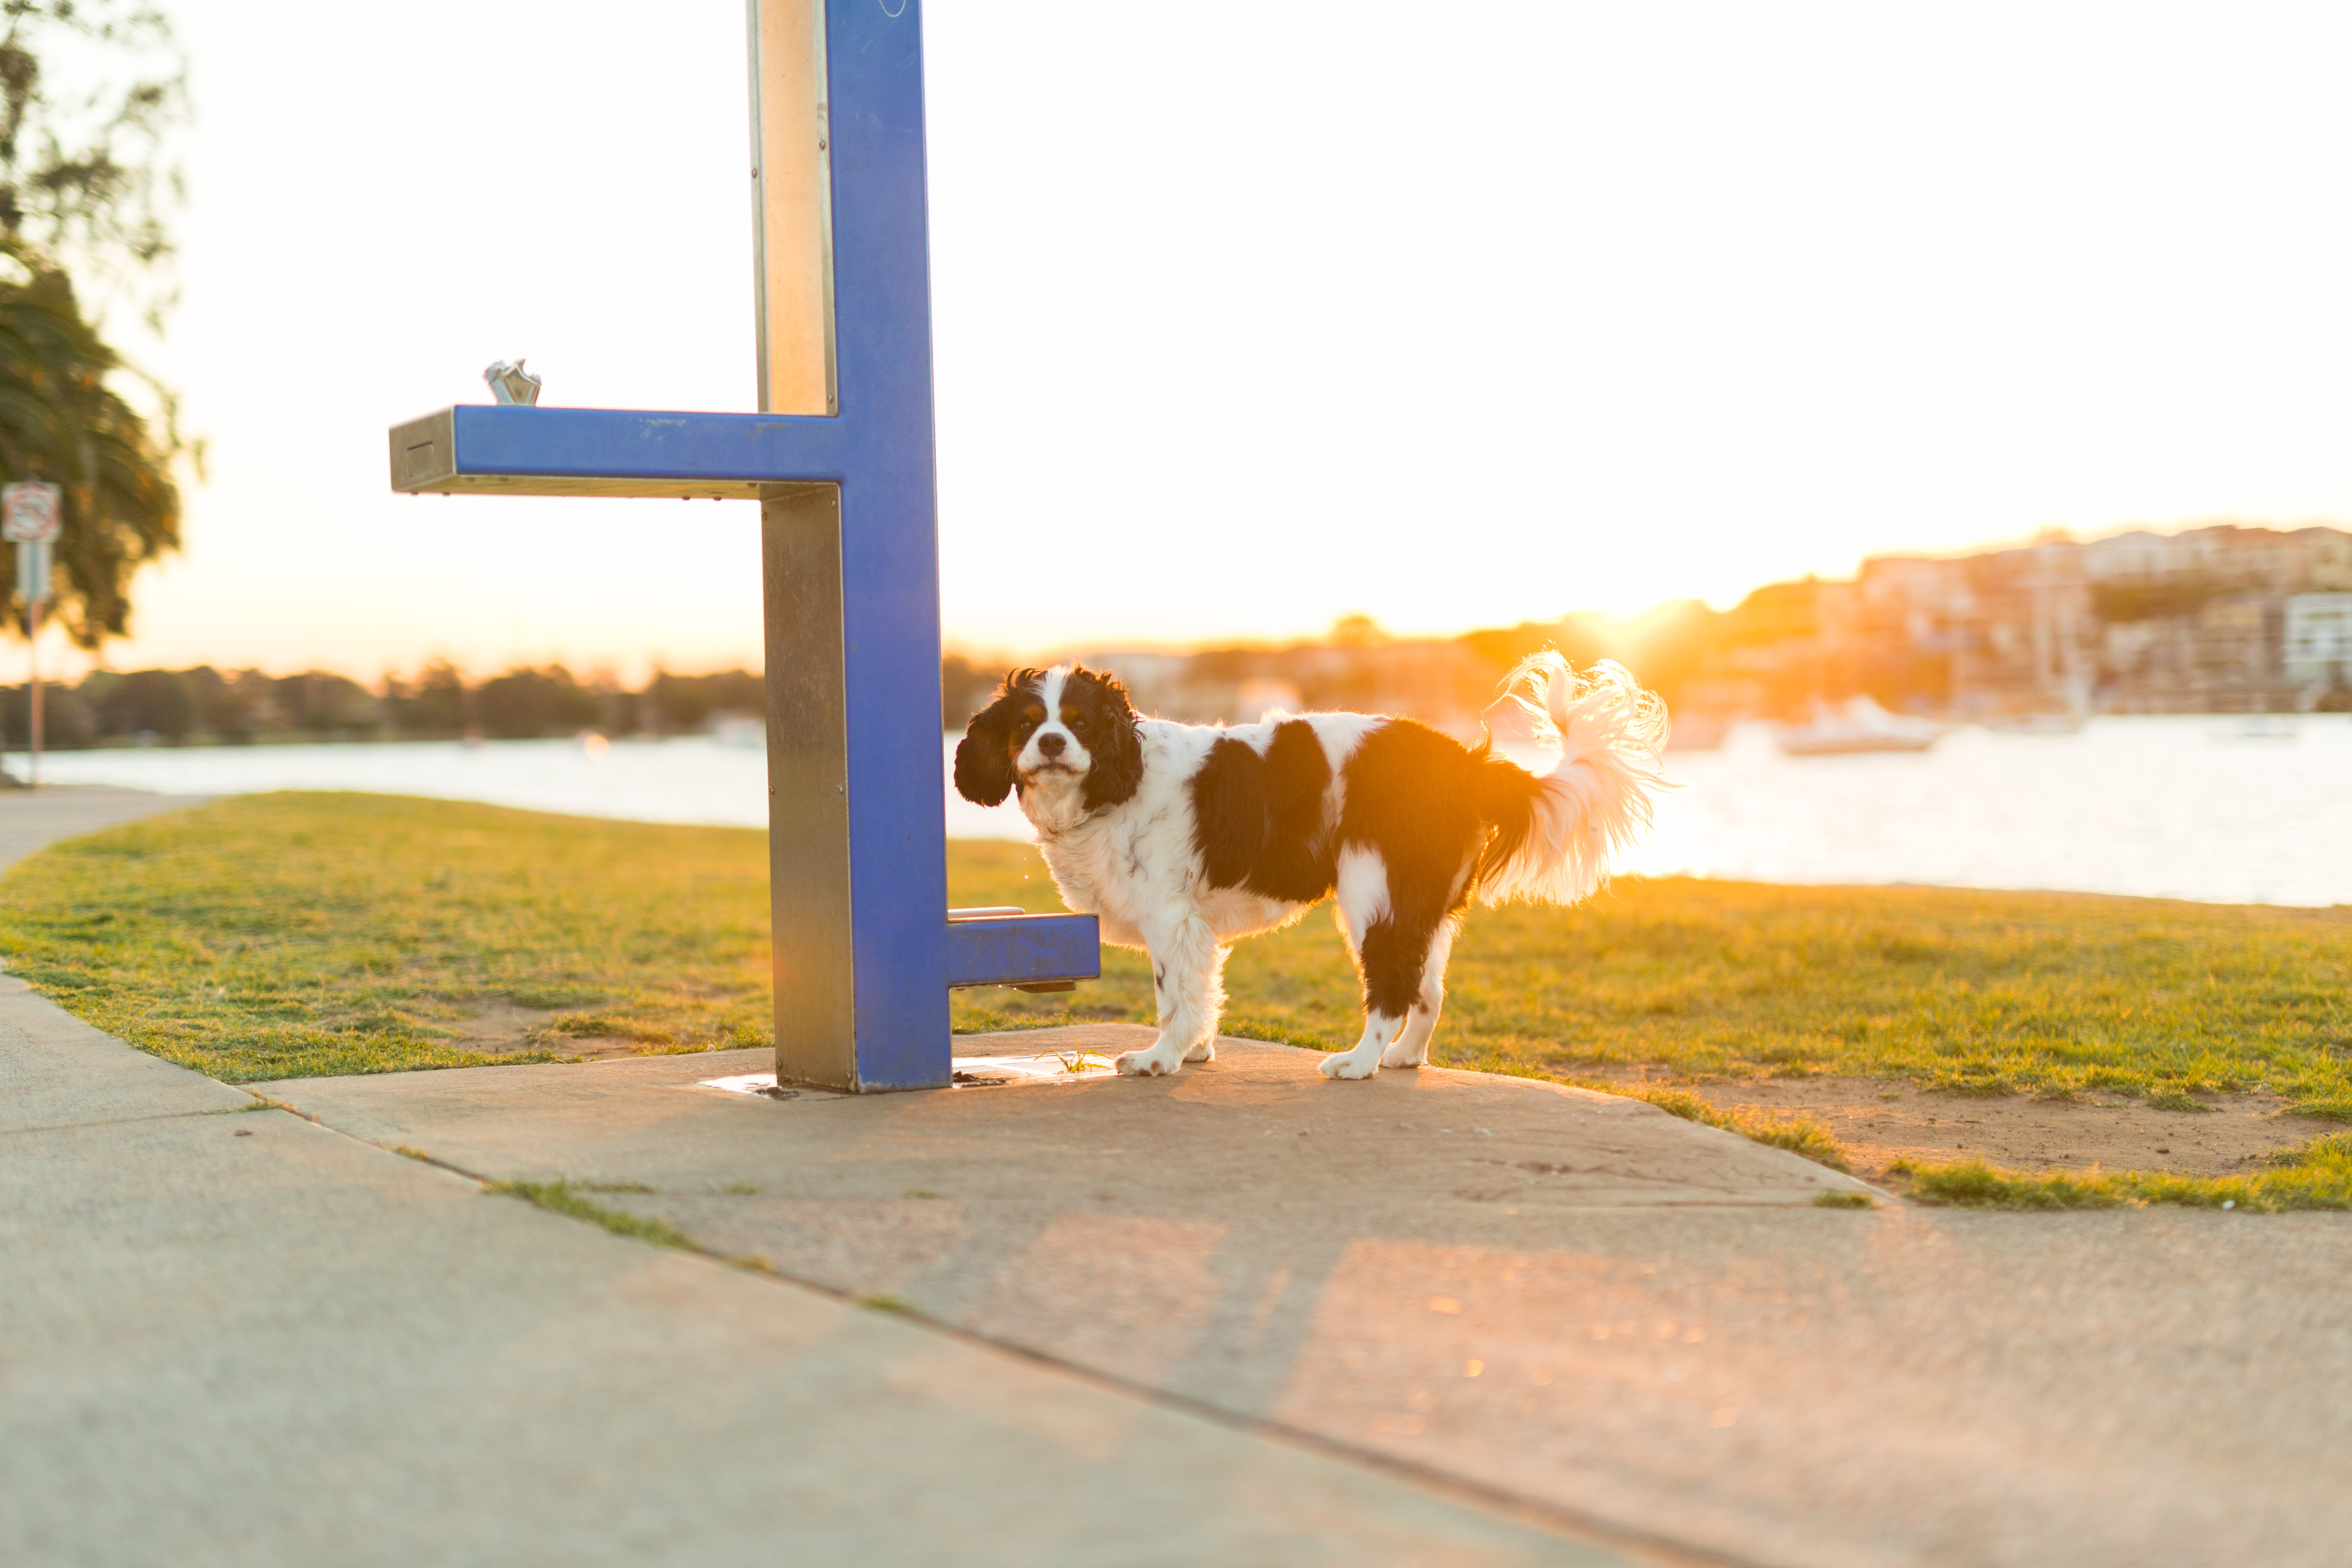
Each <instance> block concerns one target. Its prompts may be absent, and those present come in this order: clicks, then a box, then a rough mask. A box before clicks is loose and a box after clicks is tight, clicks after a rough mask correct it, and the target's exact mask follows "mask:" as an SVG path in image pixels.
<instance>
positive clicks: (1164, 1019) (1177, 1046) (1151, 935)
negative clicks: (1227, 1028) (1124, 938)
mask: <svg viewBox="0 0 2352 1568" xmlns="http://www.w3.org/2000/svg"><path fill="white" fill-rule="evenodd" d="M1143 935H1144V943H1145V945H1146V946H1147V947H1149V948H1150V952H1151V991H1152V997H1153V999H1154V1000H1155V1001H1156V1002H1157V1003H1158V1004H1159V1011H1160V1037H1159V1038H1158V1039H1157V1040H1154V1041H1153V1042H1152V1043H1151V1047H1150V1049H1149V1050H1141V1051H1129V1052H1128V1053H1127V1054H1126V1055H1124V1056H1122V1057H1120V1058H1118V1060H1117V1061H1116V1062H1114V1063H1113V1064H1112V1065H1113V1066H1114V1067H1116V1068H1118V1070H1119V1071H1121V1072H1123V1073H1126V1074H1128V1075H1129V1076H1130V1077H1135V1078H1158V1077H1159V1076H1160V1075H1161V1074H1162V1073H1171V1072H1174V1071H1175V1070H1176V1069H1177V1068H1181V1067H1182V1066H1183V1065H1184V1064H1185V1063H1186V1062H1188V1061H1207V1060H1209V1059H1210V1058H1213V1057H1214V1056H1215V1055H1216V1052H1217V1047H1216V1039H1217V1015H1218V1013H1219V1012H1220V1011H1221V1010H1222V1009H1223V1005H1224V1000H1225V998H1224V992H1223V984H1222V983H1221V976H1222V975H1223V972H1224V967H1225V954H1224V950H1223V948H1222V947H1220V946H1219V945H1218V944H1217V937H1216V933H1215V932H1214V931H1211V930H1210V929H1209V926H1208V922H1207V921H1203V920H1202V919H1200V918H1199V917H1198V916H1195V915H1186V916H1183V917H1181V919H1178V920H1176V921H1171V922H1170V923H1169V924H1168V925H1167V926H1166V927H1164V928H1161V929H1159V930H1152V931H1145V932H1144V933H1143Z"/></svg>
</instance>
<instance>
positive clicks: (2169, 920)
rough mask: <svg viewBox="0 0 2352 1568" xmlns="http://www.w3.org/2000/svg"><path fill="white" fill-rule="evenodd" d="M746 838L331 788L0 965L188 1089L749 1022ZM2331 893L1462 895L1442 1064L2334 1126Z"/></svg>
mask: <svg viewBox="0 0 2352 1568" xmlns="http://www.w3.org/2000/svg"><path fill="white" fill-rule="evenodd" d="M766 870H767V866H766V852H765V837H764V836H763V835H761V834H760V833H757V832H754V831H748V830H741V829H730V828H702V827H671V826H654V825H648V824H641V823H621V822H605V821H599V820H593V819H589V818H574V817H558V816H543V815H540V814H536V813H530V812H520V811H508V810H503V809H500V808H498V807H494V806H484V805H463V804H457V803H450V802H440V801H422V800H407V799H398V798H394V797H389V796H381V795H259V796H245V797H240V798H237V799H232V800H227V801H224V802H221V803H219V804H217V805H210V806H205V807H204V808H202V809H200V810H196V811H193V812H187V813H183V814H180V815H176V816H167V817H162V818H157V819H152V820H150V821H146V822H141V823H133V824H131V825H128V826H121V827H116V828H110V829H108V830H106V831H104V832H101V833H98V834H93V835H91V836H89V837H86V838H81V839H78V840H75V841H73V842H70V843H67V844H60V845H57V846H54V847H51V848H49V849H47V850H45V851H43V852H42V853H40V854H38V855H37V856H34V857H32V858H29V859H27V860H26V861H25V862H23V863H22V864H20V865H18V866H17V867H16V868H14V869H13V870H12V871H10V872H9V873H8V874H7V876H6V877H5V879H0V959H5V963H6V964H7V967H8V968H9V969H10V970H11V971H12V972H14V973H17V974H20V975H22V976H23V977H24V978H26V980H28V981H30V982H31V983H32V984H34V985H35V986H36V987H37V989H39V990H40V991H42V992H43V993H44V994H47V995H49V996H51V997H53V998H55V999H56V1000H58V1002H60V1003H61V1004H63V1005H66V1006H67V1007H68V1008H69V1009H70V1010H72V1011H73V1012H74V1013H76V1014H77V1015H79V1016H81V1017H83V1018H85V1019H87V1020H89V1022H90V1023H92V1024H95V1025H97V1026H99V1027H100V1028H103V1029H106V1030H108V1031H109V1032H110V1033H113V1034H116V1035H119V1036H121V1037H123V1038H125V1039H128V1040H130V1041H131V1042H132V1043H133V1044H136V1045H138V1046H141V1047H144V1048H146V1049H148V1050H152V1051H153V1052H155V1053H156V1054H158V1055H159V1056H163V1057H167V1058H171V1059H172V1060H174V1061H179V1062H184V1063H185V1064H187V1065H189V1066H191V1067H194V1068H200V1069H202V1070H204V1071H205V1072H208V1073H211V1074H213V1075H215V1077H219V1078H224V1079H236V1080H249V1079H272V1078H286V1077H300V1076H309V1075H316V1074H322V1073H348V1072H372V1071H392V1070H398V1069H404V1068H419V1067H457V1066H465V1065H468V1064H472V1063H476V1062H478V1061H481V1060H484V1059H486V1058H483V1057H482V1056H481V1055H480V1054H479V1053H478V1052H475V1051H471V1050H468V1049H467V1048H466V1046H465V1042H464V1040H462V1039H461V1038H460V1037H458V1036H457V1032H456V1031H455V1029H454V1028H453V1027H452V1026H453V1024H454V1023H455V1022H456V1021H457V1020H458V1019H459V1018H461V1017H463V1016H465V1015H466V1014H467V1011H468V1010H469V1008H471V1007H473V1006H476V1005H478V1004H480V1003H481V1002H482V1001H483V1000H484V999H487V998H493V997H496V998H508V999H511V1000H512V1001H514V1002H517V1003H520V1005H524V1006H528V1007H535V1008H544V1009H550V1010H552V1011H553V1012H554V1013H555V1015H556V1016H554V1017H553V1018H551V1020H549V1022H548V1023H547V1024H546V1025H544V1026H542V1027H541V1030H540V1032H539V1034H538V1035H537V1036H536V1037H534V1038H533V1039H532V1040H531V1042H530V1044H531V1045H532V1046H533V1047H535V1052H534V1053H533V1054H532V1055H530V1056H526V1057H523V1058H518V1057H516V1056H514V1055H512V1054H508V1055H505V1056H502V1057H500V1058H498V1059H500V1060H507V1061H512V1060H517V1059H556V1058H561V1057H562V1056H563V1055H565V1054H566V1050H565V1047H566V1042H567V1041H568V1040H569V1039H571V1038H573V1037H583V1036H599V1037H613V1036H620V1037H627V1038H631V1039H635V1040H637V1041H640V1042H643V1044H644V1046H645V1047H646V1048H647V1049H698V1048H707V1047H718V1046H733V1045H756V1044H763V1043H765V1042H766V1041H767V1039H768V1038H769V1032H768V1031H769V1027H770V1024H769V1006H770V1003H769V994H768V985H769V978H768V945H767V900H766V881H767V879H766ZM949 882H950V900H951V901H953V902H956V903H964V904H1018V905H1021V906H1023V907H1024V908H1027V909H1032V910H1052V909H1057V908H1059V901H1058V900H1057V899H1056V898H1055V893H1054V890H1053V884H1052V883H1051V882H1050V881H1049V880H1048V879H1046V876H1045V869H1044V867H1043V866H1042V864H1041V863H1040V862H1039V861H1038V859H1037V857H1036V854H1035V851H1034V850H1032V849H1030V848H1028V847H1025V846H1022V845H1014V844H1004V843H984V842H980V843H957V844H953V845H950V849H949ZM2347 979H2352V909H2347V908H2338V909H2335V910H2273V909H2242V908H2228V907H2220V906H2211V905H2202V904H2186V903H2164V902H2156V901H2152V900H2135V899H2107V898H2092V897H2082V896H2074V895H2063V894H2036V893H1980V892H1969V891H1960V890H1952V889H1917V888H1784V887H1769V886H1759V885H1755V884H1748V883H1739V882H1711V881H1698V880H1690V879H1656V880H1650V879H1634V878H1628V879H1621V880H1620V881H1618V882H1617V883H1615V884H1614V885H1613V886H1612V888H1611V889H1608V890H1607V891H1605V892H1604V893H1603V894H1602V895H1601V897H1600V898H1598V899H1596V900H1593V901H1591V903H1589V904H1587V905H1585V906H1584V907H1582V908H1580V909H1577V910H1538V909H1525V908H1512V909H1506V910H1475V911H1473V913H1472V915H1471V918H1470V922H1469V926H1468V929H1467V930H1466V931H1465V933H1464V935H1463V937H1462V940H1461V941H1460V942H1459V943H1458V944H1457V945H1456V946H1455V948H1454V964H1453V973H1452V976H1451V990H1452V995H1451V998H1450V999H1449V1001H1448V1003H1447V1005H1446V1015H1445V1021H1444V1025H1443V1026H1441V1027H1440V1029H1439V1031H1438V1036H1437V1052H1436V1056H1437V1059H1439V1060H1441V1061H1443V1062H1444V1063H1446V1064H1447V1065H1450V1066H1457V1067H1471V1068H1485V1069H1487V1070H1493V1071H1502V1072H1514V1073H1522V1074H1528V1075H1533V1076H1538V1077H1547V1078H1558V1079H1577V1078H1580V1077H1584V1076H1587V1075H1589V1074H1591V1072H1592V1071H1593V1070H1594V1069H1596V1068H1600V1067H1602V1066H1603V1065H1606V1064H1633V1063H1644V1064H1651V1065H1653V1066H1654V1067H1656V1068H1662V1069H1664V1072H1665V1073H1666V1074H1669V1075H1672V1076H1675V1077H1680V1078H1685V1079H1688V1078H1698V1077H1706V1076H1710V1075H1730V1076H1749V1075H1756V1074H1801V1073H1854V1074H1868V1075H1874V1076H1880V1077H1890V1078H1898V1079H1909V1080H1911V1081H1914V1082H1916V1083H1919V1084H1922V1085H1925V1086H1929V1087H1933V1088H1937V1089H1948V1090H1958V1091H1962V1092H1968V1093H1983V1094H2004V1093H2012V1092H2030V1093H2034V1094H2040V1095H2044V1096H2052V1097H2059V1098H2063V1097H2065V1096H2067V1095H2071V1094H2079V1093H2082V1092H2084V1091H2087V1090H2103V1091H2110V1092H2121V1093H2126V1094H2135V1095H2147V1096H2150V1097H2152V1098H2154V1099H2156V1100H2158V1103H2162V1102H2163V1101H2164V1100H2165V1099H2166V1097H2172V1096H2181V1095H2189V1096H2193V1095H2196V1094H2200V1093H2206V1092H2211V1091H2219V1090H2230V1089H2266V1090H2269V1091H2271V1092H2273V1093H2277V1094H2281V1095H2284V1096H2285V1097H2287V1099H2288V1100H2290V1101H2291V1102H2292V1103H2293V1104H2294V1107H2295V1108H2296V1109H2298V1110H2303V1111H2305V1112H2307V1113H2315V1114H2320V1115H2328V1116H2334V1117H2336V1118H2339V1119H2344V1120H2352V995H2348V994H2347ZM1226 984H1227V987H1228V990H1229V991H1230V993H1231V995H1232V1003H1231V1010H1230V1012H1229V1013H1228V1015H1227V1028H1228V1030H1229V1031H1230V1032H1233V1033H1236V1034H1244V1035H1253V1036H1256V1037H1263V1038H1272V1039H1281V1040H1289V1041H1293V1042H1296V1043H1298V1044H1304V1045H1317V1046H1324V1047H1337V1046H1342V1045H1346V1044H1350V1043H1352V1042H1353V1040H1354V1038H1355V1035H1356V1031H1357V1028H1358V1013H1357V994H1356V981H1355V975H1354V971H1353V969H1352V967H1351V966H1350V964H1349V961H1348V958H1347V953H1346V951H1345V949H1344V948H1343V946H1342V945H1341V943H1340V941H1339V935H1338V932H1337V931H1335V930H1334V929H1333V927H1332V924H1331V921H1330V918H1329V915H1328V911H1325V910H1317V911H1315V912H1313V913H1311V914H1309V915H1308V916H1307V919H1306V920H1305V921H1301V922H1300V923H1299V924H1297V925H1296V926H1294V927H1292V928H1291V929H1289V930H1287V931H1281V932H1278V933H1276V934H1274V935H1272V936H1267V937H1260V938H1255V939H1253V940H1251V941H1249V942H1243V943H1242V944H1240V945H1239V946H1238V947H1237V948H1236V949H1235V950H1234V956H1233V960H1232V963H1230V964H1229V966H1228V967H1227V970H1226ZM955 1013H956V1022H957V1026H958V1027H959V1028H960V1029H965V1030H971V1029H979V1028H999V1027H1018V1026H1030V1025H1038V1026H1042V1025H1047V1024H1053V1023H1061V1022H1067V1021H1071V1020H1073V1019H1091V1018H1115V1019H1131V1020H1134V1021H1137V1022H1143V1023H1149V1022H1150V1021H1151V1016H1150V970H1149V968H1148V967H1147V965H1146V964H1145V963H1144V961H1143V959H1142V957H1141V955H1139V954H1134V953H1129V952H1118V951H1115V950H1114V951H1108V952H1105V954H1104V974H1103V978H1102V979H1101V980H1100V981H1099V982H1097V983H1095V984H1088V985H1083V986H1081V987H1080V988H1079V989H1078V990H1077V991H1076V992H1075V993H1072V994H1066V995H1030V994H1024V993H1020V992H1014V991H1001V990H992V991H976V992H959V993H957V995H956V1004H955Z"/></svg>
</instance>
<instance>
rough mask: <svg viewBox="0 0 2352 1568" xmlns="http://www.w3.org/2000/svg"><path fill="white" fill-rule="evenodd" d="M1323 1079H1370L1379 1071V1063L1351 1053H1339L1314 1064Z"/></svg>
mask: <svg viewBox="0 0 2352 1568" xmlns="http://www.w3.org/2000/svg"><path fill="white" fill-rule="evenodd" d="M1316 1066H1317V1067H1318V1068H1321V1069H1322V1073H1323V1076H1324V1077H1325V1078H1370V1077H1371V1076H1372V1075H1373V1074H1374V1073H1376V1072H1378V1071H1380V1070H1381V1066H1380V1063H1379V1062H1378V1061H1376V1060H1374V1059H1373V1058H1370V1057H1359V1056H1358V1055H1357V1054H1356V1053H1355V1052H1353V1051H1340V1052H1339V1053H1338V1054H1336V1055H1333V1056H1328V1057H1325V1058H1323V1059H1322V1060H1321V1061H1320V1062H1318V1063H1317V1064H1316Z"/></svg>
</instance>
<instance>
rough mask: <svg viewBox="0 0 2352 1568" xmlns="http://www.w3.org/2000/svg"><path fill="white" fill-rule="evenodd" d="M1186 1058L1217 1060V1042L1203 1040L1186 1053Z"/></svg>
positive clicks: (1195, 1060) (1198, 1060) (1206, 1060)
mask: <svg viewBox="0 0 2352 1568" xmlns="http://www.w3.org/2000/svg"><path fill="white" fill-rule="evenodd" d="M1184 1059H1185V1060H1186V1061H1188V1062H1213V1061H1215V1060H1216V1059H1217V1042H1216V1041H1214V1040H1202V1042H1201V1043H1200V1044H1199V1045H1197V1046H1194V1047H1192V1049H1191V1050H1189V1051H1186V1052H1185V1053H1184Z"/></svg>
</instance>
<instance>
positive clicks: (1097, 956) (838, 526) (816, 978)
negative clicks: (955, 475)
mask: <svg viewBox="0 0 2352 1568" xmlns="http://www.w3.org/2000/svg"><path fill="white" fill-rule="evenodd" d="M750 10H751V16H750V31H751V94H752V108H753V116H752V137H753V146H752V160H751V162H752V168H751V180H752V188H753V192H754V195H753V211H754V212H755V214H756V215H757V221H756V223H755V226H754V230H753V232H754V234H755V235H756V236H757V239H758V247H759V256H760V267H759V283H760V287H759V297H758V310H757V317H756V320H757V335H756V339H755V343H756V347H757V350H758V355H757V363H758V366H759V393H760V398H759V406H760V408H761V413H758V414H679V413H647V412H639V411H635V410H625V409H609V408H550V407H548V406H546V405H543V404H542V405H539V406H536V407H522V406H503V407H501V406H488V405H478V404H477V405H467V406H462V407H457V408H445V409H442V410H441V411H440V412H439V413H437V414H432V415H428V416H425V418H422V419H418V420H415V421H413V422H411V423H409V424H407V425H403V426H398V427H396V428H395V429H394V430H393V432H392V453H391V457H392V486H393V489H395V490H401V491H405V492H408V493H411V494H420V493H429V494H439V495H449V494H467V493H473V494H494V495H555V496H596V495H601V496H674V497H697V496H709V497H714V498H716V497H727V496H735V497H741V498H744V499H748V500H758V501H759V502H760V503H761V532H762V549H763V570H764V576H765V587H766V598H767V673H768V802H769V807H768V810H769V836H768V843H769V862H770V879H769V883H770V889H771V899H772V911H773V917H774V925H773V931H774V942H775V955H776V957H775V973H776V1073H777V1076H778V1077H779V1078H782V1079H792V1080H796V1081H799V1082H803V1083H818V1084H824V1085H826V1086H828V1087H832V1088H836V1089H852V1090H857V1091H866V1090H871V1089H944V1088H946V1087H947V1085H948V1083H949V1081H950V1078H951V1076H952V1069H953V1067H954V1062H953V1050H952V1042H951V1041H950V1037H949V1033H948V991H949V988H950V987H951V986H958V985H999V984H1041V983H1042V984H1053V983H1055V982H1059V981H1064V980H1081V979H1092V978H1094V977H1095V975H1096V974H1097V973H1099V972H1100V966H1101V948H1100V944H1099V939H1098V933H1097V925H1096V921H1095V919H1094V917H1093V916H1091V915H1013V916H1002V915H983V916H977V917H972V918H964V919H959V920H955V921H950V920H949V918H948V910H947V890H948V889H947V843H946V838H947V835H946V822H945V814H944V813H943V812H942V810H941V802H942V797H943V795H944V793H945V779H944V777H943V774H944V772H945V767H944V748H943V747H942V746H941V744H940V580H939V521H938V510H937V509H938V498H937V495H936V492H935V487H934V484H933V479H932V465H933V453H932V431H931V293H930V261H929V251H930V246H929V231H928V222H929V216H928V212H927V209H926V204H925V199H924V146H923V58H922V5H921V0H896V3H895V4H890V3H887V0H886V3H884V4H878V5H877V4H876V3H875V0H750ZM673 515H676V514H675V512H673ZM671 526H672V527H675V526H676V525H675V524H673V525H671Z"/></svg>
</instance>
